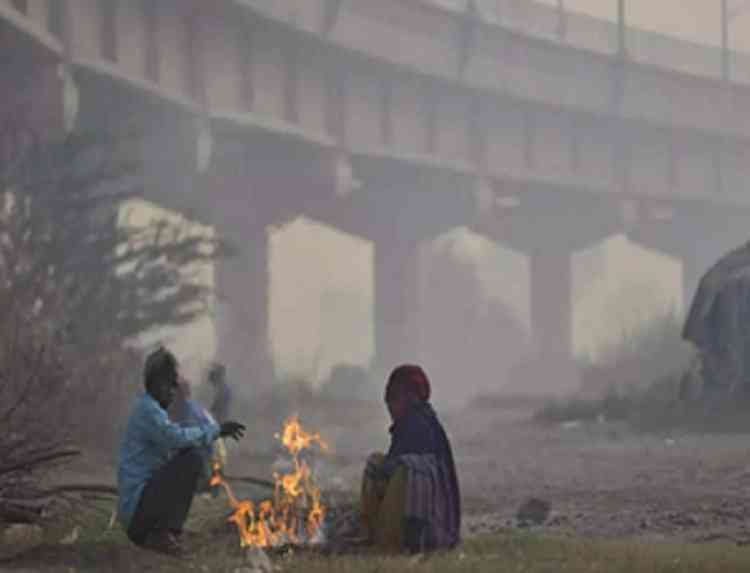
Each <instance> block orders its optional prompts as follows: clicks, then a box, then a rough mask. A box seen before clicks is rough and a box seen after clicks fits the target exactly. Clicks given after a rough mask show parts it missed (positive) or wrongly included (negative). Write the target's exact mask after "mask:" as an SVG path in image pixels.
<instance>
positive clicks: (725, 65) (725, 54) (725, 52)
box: [721, 0, 731, 82]
mask: <svg viewBox="0 0 750 573" xmlns="http://www.w3.org/2000/svg"><path fill="white" fill-rule="evenodd" d="M730 74H731V70H730V69H729V0H721V79H722V80H724V81H725V82H728V81H729V80H730Z"/></svg>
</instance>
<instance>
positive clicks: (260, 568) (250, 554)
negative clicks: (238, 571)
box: [242, 546, 273, 573]
mask: <svg viewBox="0 0 750 573" xmlns="http://www.w3.org/2000/svg"><path fill="white" fill-rule="evenodd" d="M245 560H246V561H247V563H248V567H243V568H242V569H243V570H245V569H246V570H248V571H249V572H251V573H273V564H272V563H271V560H270V559H269V558H268V555H267V554H266V552H265V551H263V549H261V548H260V547H254V546H251V547H247V548H246V549H245ZM243 573H246V572H245V571H243Z"/></svg>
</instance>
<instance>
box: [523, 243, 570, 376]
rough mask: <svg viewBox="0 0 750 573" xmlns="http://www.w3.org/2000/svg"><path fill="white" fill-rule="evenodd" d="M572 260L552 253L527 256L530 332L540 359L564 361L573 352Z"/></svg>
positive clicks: (534, 253)
mask: <svg viewBox="0 0 750 573" xmlns="http://www.w3.org/2000/svg"><path fill="white" fill-rule="evenodd" d="M571 258H572V253H571V252H569V251H560V252H556V251H554V250H551V251H536V252H533V253H532V254H531V256H530V257H529V269H530V275H531V276H530V288H531V297H530V301H531V308H530V310H531V333H532V339H533V341H534V344H535V347H536V349H537V351H538V352H539V354H540V355H541V357H542V359H543V360H548V359H549V360H550V361H567V360H570V359H571V355H572V352H573V342H572V341H573V333H572V311H573V303H572V267H571Z"/></svg>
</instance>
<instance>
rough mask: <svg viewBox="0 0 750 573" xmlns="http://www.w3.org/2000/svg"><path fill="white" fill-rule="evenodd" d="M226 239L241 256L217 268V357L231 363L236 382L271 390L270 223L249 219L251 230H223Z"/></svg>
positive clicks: (231, 376) (229, 370)
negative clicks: (265, 223) (267, 226)
mask: <svg viewBox="0 0 750 573" xmlns="http://www.w3.org/2000/svg"><path fill="white" fill-rule="evenodd" d="M219 231H220V232H222V229H219ZM227 231H228V232H227ZM224 237H225V238H227V239H229V240H230V241H232V242H233V244H234V245H235V246H236V248H237V249H238V250H239V252H238V253H237V254H236V255H235V256H233V257H229V258H226V259H221V260H219V261H217V262H216V263H215V267H214V268H215V271H214V273H215V274H214V280H215V291H216V297H217V300H216V314H215V318H214V320H215V329H216V359H217V360H219V361H221V362H222V363H223V364H225V365H226V367H227V376H228V378H229V380H230V381H232V382H233V383H234V384H236V385H238V386H242V387H245V388H247V387H251V388H254V389H259V388H264V387H268V386H270V385H271V384H272V382H273V363H272V358H271V352H270V338H269V328H268V322H269V312H268V308H269V280H270V279H269V256H268V231H267V229H266V227H265V225H261V224H255V223H253V222H252V221H248V222H247V225H246V226H243V227H239V228H234V229H224Z"/></svg>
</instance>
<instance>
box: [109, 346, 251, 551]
mask: <svg viewBox="0 0 750 573" xmlns="http://www.w3.org/2000/svg"><path fill="white" fill-rule="evenodd" d="M178 378H179V376H178V368H177V360H176V359H175V357H174V355H173V354H172V353H171V352H169V351H168V350H166V349H164V348H159V349H158V350H156V351H155V352H153V353H152V354H150V355H149V356H148V358H147V359H146V365H145V367H144V372H143V381H144V385H145V388H146V392H145V393H144V394H143V396H141V397H140V398H139V399H138V401H137V402H136V403H135V405H134V407H133V409H132V411H131V413H130V417H129V419H128V426H127V429H126V431H125V437H124V439H123V442H122V446H121V448H120V459H119V470H118V476H117V481H118V490H119V506H118V516H119V519H120V521H121V523H122V525H123V527H124V528H125V530H126V531H127V535H128V537H129V538H130V540H131V541H132V542H133V543H135V544H136V545H140V546H143V547H146V548H150V549H154V550H157V551H161V552H165V553H169V554H172V555H179V554H180V553H182V547H181V545H180V541H179V536H180V534H181V533H182V526H183V524H184V523H185V520H186V519H187V515H188V513H189V511H190V506H191V504H192V501H193V495H194V494H195V489H196V485H197V483H198V480H199V479H200V476H201V472H202V468H203V458H202V456H201V453H200V448H205V447H208V446H210V445H211V444H212V443H213V442H214V441H215V440H216V439H217V438H219V437H226V436H229V437H231V438H234V439H235V440H238V439H239V438H241V437H242V436H243V434H244V431H245V426H243V425H242V424H239V423H237V422H233V421H227V422H225V423H223V424H221V426H219V425H217V424H216V423H213V422H211V423H209V424H207V425H204V426H198V427H190V428H183V427H180V426H178V425H177V424H174V423H173V422H171V421H170V420H169V417H168V416H167V408H168V407H169V405H170V403H171V402H172V400H173V399H174V394H175V390H176V388H177V381H178Z"/></svg>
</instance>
